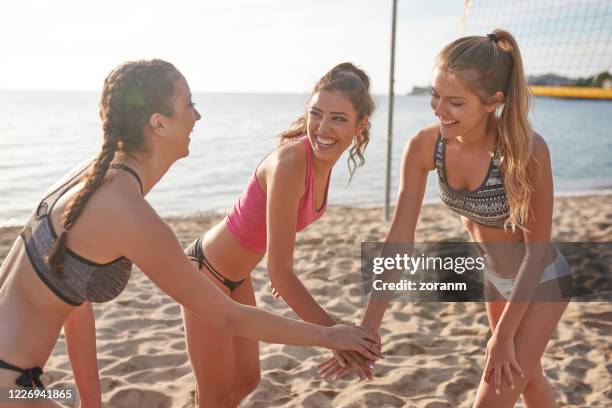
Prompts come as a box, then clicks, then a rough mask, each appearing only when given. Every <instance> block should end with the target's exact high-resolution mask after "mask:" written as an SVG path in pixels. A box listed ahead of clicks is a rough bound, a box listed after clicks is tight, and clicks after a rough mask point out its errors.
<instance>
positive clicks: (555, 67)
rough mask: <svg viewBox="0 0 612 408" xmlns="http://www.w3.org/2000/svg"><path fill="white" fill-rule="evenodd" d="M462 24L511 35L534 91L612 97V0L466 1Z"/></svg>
mask: <svg viewBox="0 0 612 408" xmlns="http://www.w3.org/2000/svg"><path fill="white" fill-rule="evenodd" d="M462 27H463V35H485V34H487V33H489V32H491V31H492V30H493V29H495V28H501V29H504V30H507V31H509V32H510V33H512V35H513V36H514V37H515V38H516V40H517V42H518V43H519V46H520V47H521V53H522V56H523V63H524V65H525V73H526V75H527V80H528V82H529V84H530V86H531V90H532V92H533V93H534V95H540V96H552V97H561V98H588V99H612V44H611V43H612V0H538V1H534V0H515V1H499V0H465V7H464V16H463V19H462Z"/></svg>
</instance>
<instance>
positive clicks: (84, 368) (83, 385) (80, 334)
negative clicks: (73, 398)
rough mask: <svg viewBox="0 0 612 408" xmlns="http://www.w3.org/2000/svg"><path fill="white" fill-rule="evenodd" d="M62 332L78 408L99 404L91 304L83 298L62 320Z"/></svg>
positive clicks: (99, 405) (99, 391)
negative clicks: (78, 403) (77, 398)
mask: <svg viewBox="0 0 612 408" xmlns="http://www.w3.org/2000/svg"><path fill="white" fill-rule="evenodd" d="M64 336H65V337H66V348H67V350H68V358H69V359H70V365H71V366H72V373H73V375H74V381H75V383H76V386H77V389H78V391H79V397H80V400H81V407H82V408H97V407H101V406H102V392H101V390H100V377H99V375H98V360H97V353H96V325H95V320H94V313H93V307H92V305H91V303H89V302H85V303H83V304H82V305H81V306H78V307H76V308H74V310H73V311H72V312H71V313H70V315H68V318H67V319H66V321H65V322H64Z"/></svg>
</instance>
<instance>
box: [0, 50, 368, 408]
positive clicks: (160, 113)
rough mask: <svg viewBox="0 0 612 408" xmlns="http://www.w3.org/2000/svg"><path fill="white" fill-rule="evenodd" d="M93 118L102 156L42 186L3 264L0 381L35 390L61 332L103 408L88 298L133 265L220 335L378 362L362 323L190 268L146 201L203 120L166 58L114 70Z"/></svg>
mask: <svg viewBox="0 0 612 408" xmlns="http://www.w3.org/2000/svg"><path fill="white" fill-rule="evenodd" d="M100 117H101V119H102V122H103V130H104V142H103V145H102V149H101V151H100V153H99V154H98V156H97V157H96V158H95V159H94V160H93V162H86V163H83V164H82V165H80V166H78V167H77V168H76V169H75V170H73V171H72V172H70V173H69V174H68V175H67V176H65V177H64V178H63V179H62V180H60V181H59V182H58V183H57V184H56V185H54V186H53V187H52V188H51V189H50V190H49V192H48V193H47V194H46V195H45V198H44V199H43V200H42V201H41V202H40V204H39V205H38V207H37V208H36V209H35V210H34V212H33V213H32V215H31V217H30V219H29V221H28V222H27V224H26V226H25V227H24V229H23V231H22V233H21V236H20V239H18V240H17V241H16V242H15V244H14V245H13V247H12V248H11V250H10V252H9V254H8V256H7V258H6V259H5V261H4V262H3V264H2V267H1V269H0V276H2V281H3V284H2V287H1V288H0V388H3V387H4V389H6V388H7V387H15V385H19V386H22V387H32V386H36V387H42V386H43V385H42V383H41V381H40V378H39V377H40V374H41V373H42V368H41V367H43V366H44V364H45V362H46V361H47V359H48V358H49V355H50V354H51V352H52V350H53V347H54V345H55V342H56V340H57V338H58V336H59V333H60V330H61V329H62V327H64V332H65V336H66V343H67V347H68V354H69V356H70V359H71V362H72V366H73V370H74V373H75V379H76V382H77V387H78V388H79V390H80V391H81V397H82V400H83V401H87V402H86V404H85V405H86V406H99V405H100V388H99V380H98V375H97V368H96V367H97V365H96V355H95V328H94V325H93V311H92V307H91V302H105V301H109V300H111V299H113V298H115V297H116V296H117V295H119V293H120V292H121V291H122V290H123V289H124V288H125V286H126V284H127V281H128V279H129V276H130V270H131V266H132V263H134V264H136V265H137V266H138V267H139V268H140V269H142V271H143V272H144V273H145V274H146V275H147V276H148V277H149V278H150V279H151V280H152V281H153V282H155V284H157V285H158V286H159V287H160V288H161V289H162V290H163V291H164V292H166V293H167V294H168V295H169V296H171V297H172V298H173V299H175V300H176V301H177V302H179V303H180V304H181V305H182V306H183V307H184V308H185V310H189V311H190V313H193V314H194V316H198V318H199V319H200V320H201V321H203V322H206V324H209V325H211V327H216V328H217V329H218V330H224V331H227V332H231V333H233V334H235V335H238V336H241V337H244V338H251V339H258V340H263V341H269V342H277V343H286V344H293V345H302V346H323V347H328V348H332V349H343V350H345V349H346V350H354V351H357V352H359V353H362V354H363V355H364V356H365V357H367V358H371V359H376V358H377V356H378V355H379V339H378V337H377V335H375V334H372V333H371V332H370V331H368V330H365V329H362V328H360V327H356V326H342V325H340V326H334V327H321V326H317V325H314V324H308V323H302V322H299V321H296V320H292V319H288V318H285V317H282V316H277V315H274V314H272V313H268V312H265V311H262V310H259V309H257V308H255V307H251V306H245V305H241V304H239V303H238V302H235V301H233V300H232V299H230V298H229V297H228V296H226V295H225V294H224V293H222V291H220V290H219V289H218V288H216V287H215V286H214V285H212V284H211V282H210V280H209V279H207V278H205V277H203V276H202V274H201V273H200V272H199V271H198V270H197V269H196V268H195V267H194V265H193V263H192V262H190V261H189V259H188V258H187V257H186V256H185V254H184V252H183V250H182V248H181V246H180V244H179V242H178V240H177V238H176V236H175V235H174V233H173V232H172V231H171V229H170V228H169V227H168V225H167V224H166V223H165V222H164V221H163V220H162V219H161V218H160V217H159V216H158V215H157V214H156V213H155V211H154V210H153V208H151V206H150V205H149V204H148V203H147V201H146V200H145V199H144V196H145V195H146V194H147V193H148V192H149V191H150V190H151V188H153V186H154V185H155V184H156V183H157V182H158V181H159V180H160V179H161V177H162V176H163V175H164V174H165V173H166V171H168V169H169V168H170V166H171V165H172V164H173V163H174V162H175V161H176V160H178V159H180V158H181V157H184V156H187V154H188V152H189V148H188V147H189V135H190V132H191V130H192V128H193V126H194V124H195V122H196V121H197V120H199V119H200V114H199V113H198V111H197V110H196V109H195V107H194V104H193V103H192V101H191V93H190V90H189V86H188V85H187V82H186V80H185V78H184V77H183V76H182V75H181V74H180V72H179V71H178V70H177V69H176V68H175V67H174V66H173V65H172V64H170V63H168V62H165V61H161V60H150V61H135V62H128V63H125V64H123V65H120V66H119V67H117V68H116V69H115V70H113V71H112V72H111V73H110V75H109V76H108V77H107V78H106V80H105V83H104V88H103V91H102V97H101V101H100ZM13 405H14V406H19V407H22V406H24V405H23V404H16V403H15V404H13ZM3 406H7V405H3ZM8 406H12V405H11V404H9V405H8ZM35 406H36V407H41V406H58V405H57V404H56V403H54V402H46V405H44V404H43V403H39V402H36V405H35Z"/></svg>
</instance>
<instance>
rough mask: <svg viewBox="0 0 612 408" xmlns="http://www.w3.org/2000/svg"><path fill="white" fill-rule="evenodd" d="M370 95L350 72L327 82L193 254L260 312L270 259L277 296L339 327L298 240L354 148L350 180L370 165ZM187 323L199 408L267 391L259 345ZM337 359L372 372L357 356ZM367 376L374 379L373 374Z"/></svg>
mask: <svg viewBox="0 0 612 408" xmlns="http://www.w3.org/2000/svg"><path fill="white" fill-rule="evenodd" d="M369 88H370V81H369V78H368V76H367V75H366V73H365V72H363V71H362V70H360V69H358V68H356V67H355V66H354V65H353V64H350V63H344V64H340V65H337V66H336V67H334V68H332V69H331V70H330V71H329V72H328V73H327V74H325V75H324V76H323V77H322V78H321V79H320V80H319V81H318V82H317V84H316V85H315V87H314V89H313V91H312V93H311V97H310V100H309V102H308V104H307V106H306V112H305V113H304V114H303V115H302V116H301V117H300V118H299V119H297V120H296V121H295V122H294V123H293V124H292V125H291V126H290V127H289V129H288V130H286V131H285V132H283V133H282V134H281V135H280V146H279V147H278V148H277V149H275V150H274V151H273V152H272V153H270V154H269V155H268V156H267V157H266V158H265V159H264V160H263V161H262V162H261V164H260V165H259V166H258V167H257V169H256V170H255V172H254V173H253V176H252V177H251V179H250V181H249V184H248V185H247V187H246V189H245V190H244V192H243V194H242V195H241V196H240V198H238V200H237V201H236V203H235V204H234V206H233V208H232V209H231V211H230V212H229V214H228V215H227V217H226V218H225V219H224V220H223V221H221V222H219V223H218V224H217V225H215V226H214V227H212V228H211V229H210V230H209V231H207V232H206V233H205V234H204V235H203V236H202V237H200V238H199V239H197V240H196V241H195V242H194V243H193V244H191V245H190V246H189V247H188V248H187V250H186V252H187V255H188V256H189V257H190V259H192V260H193V261H194V262H196V263H197V265H198V267H199V268H200V271H201V272H202V273H203V274H205V275H206V276H208V277H209V278H210V279H211V281H212V282H214V283H215V284H216V285H217V286H218V287H219V288H220V289H221V290H222V291H223V292H224V293H225V294H226V295H227V296H229V297H231V298H232V299H233V300H235V301H237V302H240V303H243V304H247V305H255V295H254V293H253V285H252V283H251V278H250V274H251V272H252V271H253V270H254V269H255V267H256V266H257V264H258V263H259V262H260V261H261V260H262V259H263V257H264V254H266V253H267V255H268V256H267V266H268V274H269V278H270V282H271V286H273V288H274V289H273V293H274V295H275V296H276V297H282V298H283V299H284V300H285V301H286V302H287V304H288V305H289V306H290V307H291V308H292V309H293V310H294V311H295V312H296V313H297V314H298V316H299V317H300V318H301V319H303V320H304V321H306V322H311V323H317V324H321V325H325V326H330V325H333V324H335V323H336V320H335V319H334V317H332V316H330V315H329V314H328V313H327V312H326V311H325V310H323V308H321V306H319V305H318V303H317V302H316V301H315V299H314V298H313V297H312V296H311V294H310V293H309V292H308V290H307V289H306V287H305V286H304V285H303V284H302V282H301V281H300V279H299V278H298V277H297V275H296V273H295V271H294V268H293V251H294V244H295V235H296V233H297V232H298V231H300V230H302V229H304V228H305V227H307V226H308V225H310V224H312V223H313V222H315V221H316V220H318V219H319V218H321V216H322V215H323V213H324V212H325V209H326V207H327V189H328V186H329V179H330V176H331V170H332V168H333V166H334V165H335V164H336V162H337V161H338V159H339V158H340V156H341V155H342V154H343V153H344V152H345V151H346V150H347V149H350V157H349V169H350V170H351V175H352V174H353V172H354V170H355V168H356V167H358V166H359V165H361V164H363V162H364V159H363V151H364V150H365V147H366V146H367V144H368V140H369V128H370V124H369V122H368V118H369V117H370V115H371V114H372V111H373V110H374V102H373V100H372V96H371V95H370V91H369ZM183 318H184V321H185V334H186V339H187V349H188V352H189V358H190V359H191V364H192V365H193V371H194V373H195V377H196V406H203V407H235V406H237V405H238V404H239V403H240V401H241V400H242V399H243V398H244V397H246V396H247V395H248V394H249V393H250V392H251V391H253V390H254V389H255V387H256V386H257V384H258V383H259V380H260V368H259V343H258V342H257V341H254V340H250V339H246V338H243V337H237V336H234V335H232V334H231V333H228V332H222V331H219V330H218V329H216V328H214V327H213V326H211V325H210V324H207V323H205V322H204V321H202V320H201V319H200V318H199V317H198V316H197V315H196V314H194V313H193V312H190V311H188V310H187V309H183ZM335 353H336V355H339V356H340V358H344V359H345V360H344V361H347V360H348V361H352V362H353V364H355V365H356V363H355V362H356V361H358V362H360V363H361V366H362V367H367V364H364V363H367V362H364V360H363V359H359V357H356V356H357V355H356V353H355V355H353V354H349V353H344V352H342V354H340V353H339V352H335ZM351 359H352V360H351ZM361 373H362V374H361V375H362V378H365V376H366V375H368V376H369V375H371V374H370V373H369V370H367V368H366V369H365V373H364V370H362V371H361ZM366 373H367V374H366Z"/></svg>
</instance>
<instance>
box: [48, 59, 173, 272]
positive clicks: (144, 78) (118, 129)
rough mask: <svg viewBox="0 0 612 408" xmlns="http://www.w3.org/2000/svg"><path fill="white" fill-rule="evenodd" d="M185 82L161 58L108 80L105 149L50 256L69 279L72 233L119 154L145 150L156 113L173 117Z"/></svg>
mask: <svg viewBox="0 0 612 408" xmlns="http://www.w3.org/2000/svg"><path fill="white" fill-rule="evenodd" d="M180 77H181V74H180V73H179V71H178V70H177V69H176V68H175V67H174V65H172V64H170V63H169V62H166V61H162V60H158V59H154V60H141V61H131V62H126V63H124V64H121V65H119V66H118V67H117V68H115V69H114V70H113V71H111V73H110V74H108V76H107V77H106V79H105V81H104V87H103V88H102V96H101V98H100V119H101V120H102V129H103V131H104V134H103V141H102V148H101V150H100V153H99V154H98V156H97V157H96V158H95V159H94V161H93V163H92V165H91V168H90V170H89V172H88V173H87V175H86V176H85V178H84V180H83V181H84V184H83V187H82V188H81V189H80V190H79V191H78V192H77V193H76V194H75V195H74V196H73V197H72V198H71V199H70V201H69V202H68V203H67V204H66V207H65V208H64V212H63V213H62V219H61V220H62V230H61V232H60V234H59V235H58V237H57V239H56V240H55V243H54V244H53V247H52V248H51V250H50V251H49V255H48V257H47V260H48V262H49V265H50V267H51V271H53V272H54V273H56V274H58V275H60V276H61V275H62V274H63V269H64V258H65V256H66V250H67V247H66V242H67V239H68V230H69V229H70V228H71V227H72V226H73V225H74V223H75V222H76V221H77V219H78V217H79V215H81V212H82V211H83V208H84V207H85V204H86V203H87V201H88V200H89V198H90V197H91V196H92V194H93V193H94V191H95V190H96V189H97V188H98V187H99V186H100V185H102V182H103V181H104V178H105V176H106V172H107V171H108V169H109V167H110V164H111V162H112V161H113V158H114V157H115V152H116V151H124V152H134V151H138V150H144V149H145V137H144V128H145V125H146V124H147V122H148V121H149V119H150V117H151V115H152V114H154V113H161V114H162V115H165V116H171V115H172V95H173V93H174V85H175V82H176V80H178V79H179V78H180Z"/></svg>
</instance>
